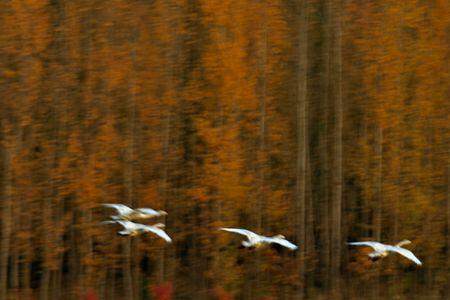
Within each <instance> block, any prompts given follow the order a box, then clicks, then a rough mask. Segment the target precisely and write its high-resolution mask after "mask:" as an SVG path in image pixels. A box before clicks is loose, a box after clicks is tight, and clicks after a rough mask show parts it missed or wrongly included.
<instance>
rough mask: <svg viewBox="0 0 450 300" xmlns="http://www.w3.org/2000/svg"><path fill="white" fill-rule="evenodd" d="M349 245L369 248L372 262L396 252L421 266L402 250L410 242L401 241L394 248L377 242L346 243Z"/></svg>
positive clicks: (410, 253)
mask: <svg viewBox="0 0 450 300" xmlns="http://www.w3.org/2000/svg"><path fill="white" fill-rule="evenodd" d="M348 244H349V245H355V246H369V247H372V248H373V250H374V252H372V253H369V257H370V259H372V261H376V260H378V259H380V258H383V257H386V256H388V254H389V252H397V253H398V254H401V255H403V256H404V257H406V258H407V259H409V260H412V261H413V262H415V263H416V264H418V265H419V266H421V265H422V262H421V261H420V260H419V259H418V258H417V257H416V256H415V255H414V254H413V253H412V252H411V251H409V250H408V249H405V248H402V246H403V245H408V244H411V241H408V240H403V241H401V242H399V243H398V244H396V245H395V246H392V245H386V244H382V243H379V242H352V243H348Z"/></svg>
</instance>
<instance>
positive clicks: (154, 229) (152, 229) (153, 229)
mask: <svg viewBox="0 0 450 300" xmlns="http://www.w3.org/2000/svg"><path fill="white" fill-rule="evenodd" d="M146 231H150V232H153V233H154V234H156V235H158V236H159V237H160V238H162V239H164V240H165V241H166V242H168V243H171V242H172V239H171V238H170V236H169V235H168V234H167V233H166V232H165V231H164V230H162V229H160V228H158V227H154V226H146Z"/></svg>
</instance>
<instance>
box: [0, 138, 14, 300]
mask: <svg viewBox="0 0 450 300" xmlns="http://www.w3.org/2000/svg"><path fill="white" fill-rule="evenodd" d="M3 134H4V135H6V134H5V133H3ZM11 168H12V167H11V147H10V145H6V142H5V139H3V201H2V204H3V205H2V229H1V232H2V240H1V244H0V245H1V246H0V247H1V248H0V249H1V254H0V300H6V297H7V294H8V258H9V250H10V240H11V207H12V202H11V197H12V170H11Z"/></svg>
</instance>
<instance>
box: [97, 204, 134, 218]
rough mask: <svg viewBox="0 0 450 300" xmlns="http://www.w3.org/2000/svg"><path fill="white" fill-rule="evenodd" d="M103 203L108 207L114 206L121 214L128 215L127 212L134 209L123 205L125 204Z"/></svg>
mask: <svg viewBox="0 0 450 300" xmlns="http://www.w3.org/2000/svg"><path fill="white" fill-rule="evenodd" d="M102 205H103V206H106V207H111V208H114V209H115V210H117V212H118V213H119V215H127V214H130V213H132V212H133V210H132V209H131V208H129V207H128V206H126V205H123V204H110V203H103V204H102Z"/></svg>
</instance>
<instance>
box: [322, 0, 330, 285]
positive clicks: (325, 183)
mask: <svg viewBox="0 0 450 300" xmlns="http://www.w3.org/2000/svg"><path fill="white" fill-rule="evenodd" d="M324 5H325V8H324V9H325V12H324V15H325V16H324V18H325V22H324V28H323V32H324V39H323V41H324V46H323V54H322V55H323V75H322V76H323V78H322V81H323V83H324V86H323V88H322V94H321V110H322V111H321V112H320V113H321V119H322V124H321V125H320V130H319V135H320V154H319V155H320V174H321V175H320V190H321V191H320V202H321V216H320V218H321V227H322V230H321V239H322V244H323V250H322V255H321V259H322V261H323V267H322V274H321V278H322V280H323V282H324V289H325V291H327V292H329V287H330V259H331V244H330V226H331V224H330V223H331V221H330V220H331V218H332V216H331V214H330V201H329V198H330V197H329V175H328V174H329V169H330V168H329V158H328V155H329V153H328V150H329V149H328V148H329V146H328V145H329V142H328V135H329V134H328V123H329V113H328V110H329V89H330V81H331V74H330V55H331V42H330V40H331V30H332V25H331V0H327V1H326V2H325V4H324Z"/></svg>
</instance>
